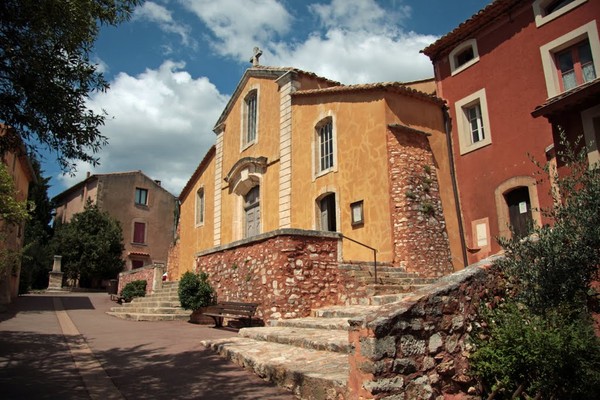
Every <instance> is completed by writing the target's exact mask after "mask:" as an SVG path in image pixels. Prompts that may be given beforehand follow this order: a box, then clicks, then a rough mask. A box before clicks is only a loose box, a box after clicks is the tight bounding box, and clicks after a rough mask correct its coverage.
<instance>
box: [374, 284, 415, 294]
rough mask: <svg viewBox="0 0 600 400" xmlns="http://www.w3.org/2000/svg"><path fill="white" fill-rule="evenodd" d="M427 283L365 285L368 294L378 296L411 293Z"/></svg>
mask: <svg viewBox="0 0 600 400" xmlns="http://www.w3.org/2000/svg"><path fill="white" fill-rule="evenodd" d="M423 286H426V285H417V284H409V285H388V284H386V285H367V286H366V287H365V293H366V295H367V296H377V295H384V294H402V293H410V292H414V291H415V290H417V289H420V288H422V287H423Z"/></svg>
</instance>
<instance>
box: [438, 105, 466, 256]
mask: <svg viewBox="0 0 600 400" xmlns="http://www.w3.org/2000/svg"><path fill="white" fill-rule="evenodd" d="M442 115H443V116H444V130H445V131H446V143H447V147H448V161H449V162H450V177H451V178H452V191H453V192H454V204H455V205H456V216H457V218H458V232H459V235H460V247H461V250H462V256H463V267H465V268H466V267H467V265H469V259H468V258H467V244H466V243H465V230H464V228H463V219H462V214H461V211H460V210H461V209H460V197H459V196H458V184H457V183H456V171H455V170H454V152H453V151H452V137H451V136H450V134H451V132H450V115H449V114H448V107H447V106H445V105H444V106H442Z"/></svg>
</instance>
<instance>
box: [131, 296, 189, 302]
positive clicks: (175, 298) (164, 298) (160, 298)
mask: <svg viewBox="0 0 600 400" xmlns="http://www.w3.org/2000/svg"><path fill="white" fill-rule="evenodd" d="M148 299H150V300H152V301H179V296H172V295H169V294H151V295H148V296H144V297H136V298H134V299H133V300H132V301H131V302H132V303H133V302H134V301H135V302H140V301H146V300H148Z"/></svg>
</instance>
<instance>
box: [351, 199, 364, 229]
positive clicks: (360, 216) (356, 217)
mask: <svg viewBox="0 0 600 400" xmlns="http://www.w3.org/2000/svg"><path fill="white" fill-rule="evenodd" d="M350 211H351V212H352V225H353V226H354V225H362V224H364V223H365V217H364V213H363V201H362V200H360V201H356V202H354V203H352V204H350Z"/></svg>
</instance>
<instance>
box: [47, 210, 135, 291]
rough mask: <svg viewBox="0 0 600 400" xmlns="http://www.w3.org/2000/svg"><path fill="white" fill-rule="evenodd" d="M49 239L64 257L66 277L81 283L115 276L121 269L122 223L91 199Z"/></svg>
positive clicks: (85, 283) (86, 283)
mask: <svg viewBox="0 0 600 400" xmlns="http://www.w3.org/2000/svg"><path fill="white" fill-rule="evenodd" d="M52 241H53V250H54V254H59V255H62V257H63V258H62V266H63V272H64V273H65V276H66V277H67V278H68V279H72V280H74V281H76V282H79V285H80V286H90V285H94V284H97V283H99V282H98V281H99V280H101V279H113V278H116V277H117V274H118V273H119V272H120V271H122V270H123V265H124V261H123V259H122V257H121V256H122V253H123V249H124V246H123V231H122V230H121V225H120V224H119V222H118V221H117V220H115V219H114V218H112V217H111V216H110V215H108V213H106V212H103V211H100V209H98V206H96V205H95V204H92V203H91V201H90V200H88V202H87V203H86V205H85V209H84V211H83V212H81V213H78V214H75V215H74V216H73V219H72V220H71V222H69V223H66V224H62V225H59V226H58V227H57V228H56V230H55V232H54V237H53V239H52Z"/></svg>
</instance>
